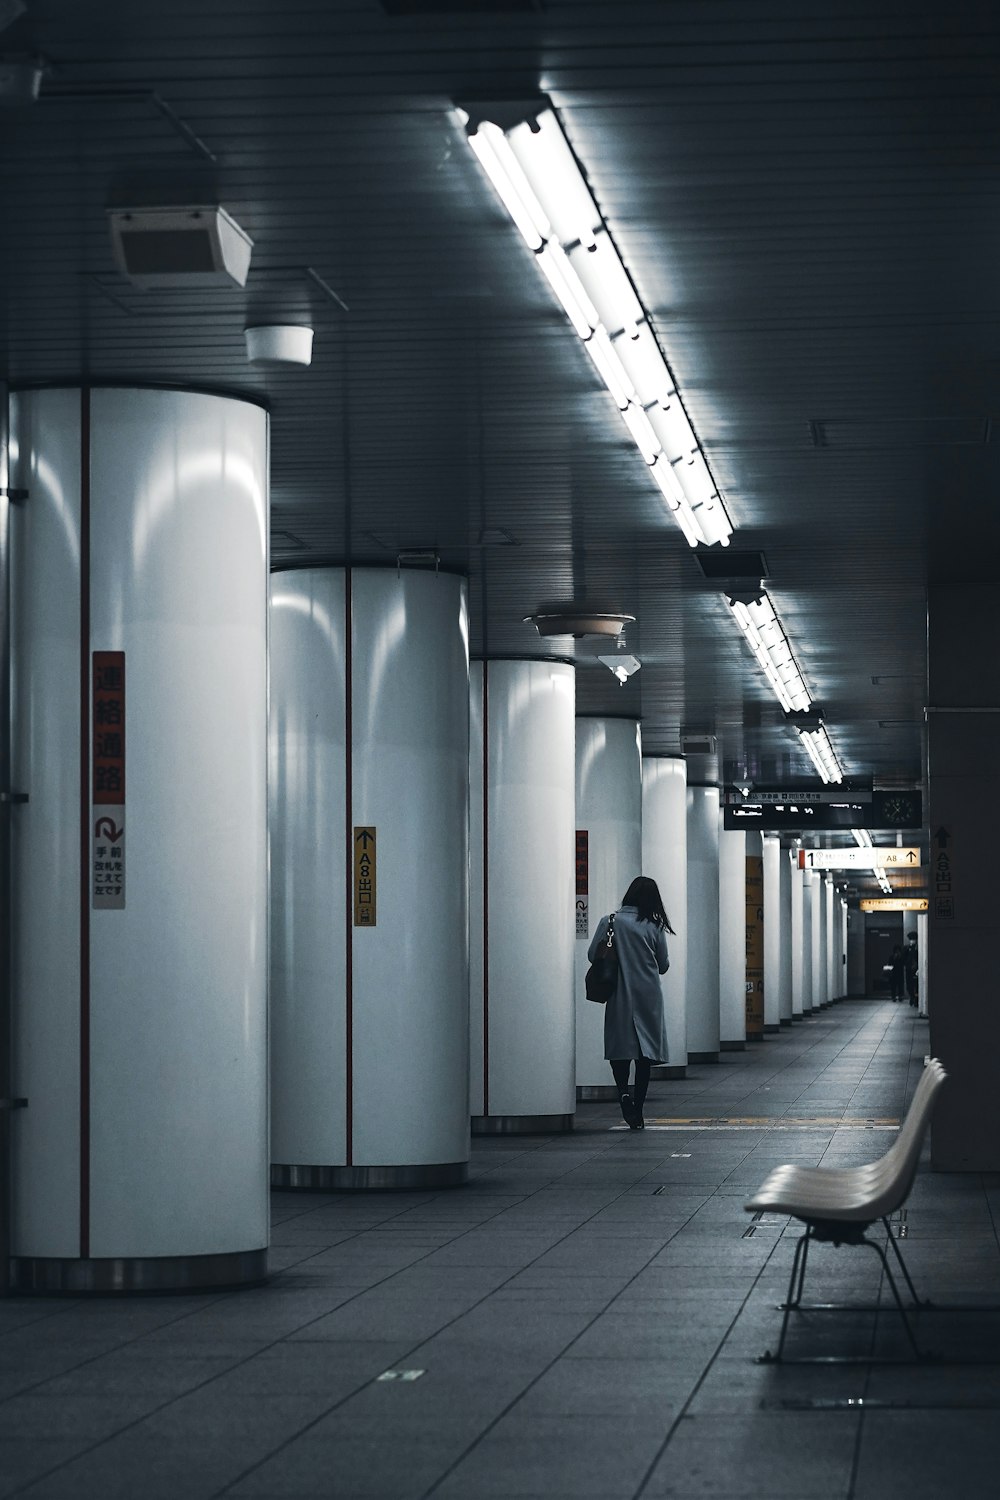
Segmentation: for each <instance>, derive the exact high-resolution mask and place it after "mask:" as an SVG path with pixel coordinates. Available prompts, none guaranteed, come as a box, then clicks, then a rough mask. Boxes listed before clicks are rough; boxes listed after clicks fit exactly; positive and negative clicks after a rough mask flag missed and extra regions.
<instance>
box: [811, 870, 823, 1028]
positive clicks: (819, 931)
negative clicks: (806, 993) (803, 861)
mask: <svg viewBox="0 0 1000 1500" xmlns="http://www.w3.org/2000/svg"><path fill="white" fill-rule="evenodd" d="M808 873H809V885H810V889H811V892H812V903H811V906H810V913H811V916H812V949H811V954H810V956H811V959H812V1007H813V1010H820V1009H821V1008H822V1006H823V1003H824V988H823V974H824V964H823V952H824V949H823V912H824V907H823V887H822V885H821V882H820V875H819V872H818V871H817V870H811V871H809V872H808Z"/></svg>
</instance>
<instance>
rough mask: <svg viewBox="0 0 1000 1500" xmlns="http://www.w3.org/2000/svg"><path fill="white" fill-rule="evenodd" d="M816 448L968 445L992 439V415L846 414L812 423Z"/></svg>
mask: <svg viewBox="0 0 1000 1500" xmlns="http://www.w3.org/2000/svg"><path fill="white" fill-rule="evenodd" d="M809 431H810V433H811V435H812V440H813V445H814V446H815V447H817V448H840V449H843V448H853V449H869V450H870V449H877V448H962V447H965V448H969V447H981V446H982V445H983V444H984V443H988V442H989V440H990V420H989V417H985V416H983V417H895V418H889V419H884V418H878V417H871V418H868V417H863V418H857V419H854V418H846V419H832V420H820V419H818V418H816V419H814V420H813V421H811V422H810V423H809Z"/></svg>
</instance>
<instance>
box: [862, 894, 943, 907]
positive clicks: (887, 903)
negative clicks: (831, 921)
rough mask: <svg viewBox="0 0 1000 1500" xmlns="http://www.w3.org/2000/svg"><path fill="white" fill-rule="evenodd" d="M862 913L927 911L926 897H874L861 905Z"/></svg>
mask: <svg viewBox="0 0 1000 1500" xmlns="http://www.w3.org/2000/svg"><path fill="white" fill-rule="evenodd" d="M859 904H860V906H861V910H862V911H926V910H927V897H926V896H874V897H872V899H871V900H869V901H862V902H860V903H859Z"/></svg>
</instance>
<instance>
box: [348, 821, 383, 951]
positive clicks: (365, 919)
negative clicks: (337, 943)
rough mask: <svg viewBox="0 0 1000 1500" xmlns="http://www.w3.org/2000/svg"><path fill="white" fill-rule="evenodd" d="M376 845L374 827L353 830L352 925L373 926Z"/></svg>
mask: <svg viewBox="0 0 1000 1500" xmlns="http://www.w3.org/2000/svg"><path fill="white" fill-rule="evenodd" d="M377 848H378V845H377V842H376V837H375V829H374V828H355V830H354V925H355V927H374V926H375V921H376V917H377V914H378V908H377V905H376V899H375V898H376V884H375V866H376V851H377Z"/></svg>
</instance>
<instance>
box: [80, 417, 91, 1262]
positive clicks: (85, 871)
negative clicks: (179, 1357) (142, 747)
mask: <svg viewBox="0 0 1000 1500" xmlns="http://www.w3.org/2000/svg"><path fill="white" fill-rule="evenodd" d="M90 700H91V684H90V391H89V390H88V389H86V388H84V389H83V390H81V392H80V1256H81V1259H83V1260H86V1259H88V1258H89V1256H90V876H91V870H90V861H91V849H90V807H91V802H90Z"/></svg>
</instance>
